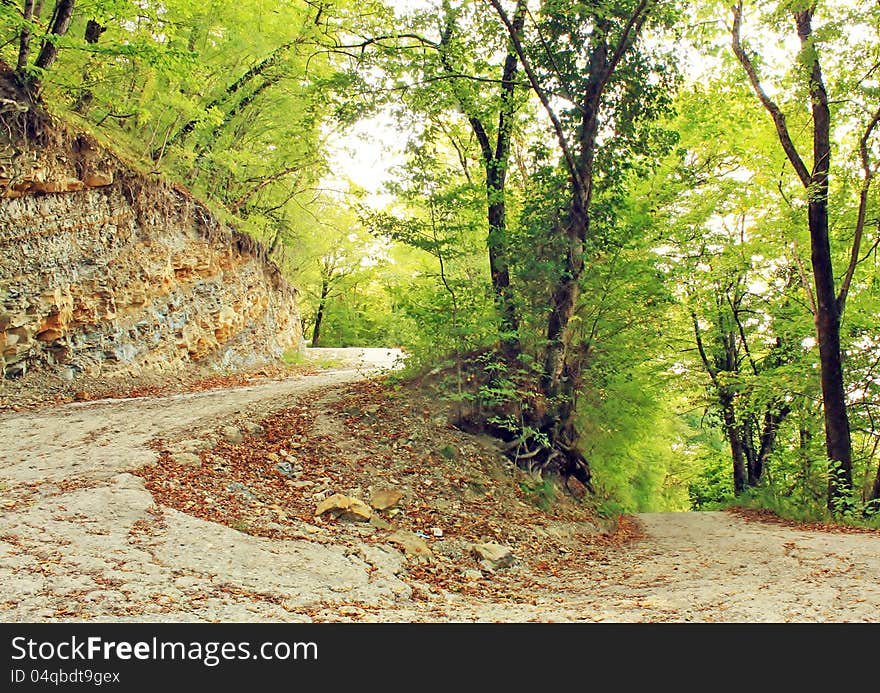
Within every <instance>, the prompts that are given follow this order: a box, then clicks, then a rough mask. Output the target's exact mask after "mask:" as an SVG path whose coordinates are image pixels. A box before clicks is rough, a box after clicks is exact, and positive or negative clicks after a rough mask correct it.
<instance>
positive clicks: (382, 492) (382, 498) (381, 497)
mask: <svg viewBox="0 0 880 693" xmlns="http://www.w3.org/2000/svg"><path fill="white" fill-rule="evenodd" d="M403 495H404V494H403V491H400V490H398V489H396V488H380V489H377V490H375V491H373V492H372V493H371V494H370V505H372V506H373V508H375V509H376V510H388V509H389V508H393V507H394V506H395V505H397V504H398V503H399V502H400V501H401V500H402V499H403Z"/></svg>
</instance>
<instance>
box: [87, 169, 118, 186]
mask: <svg viewBox="0 0 880 693" xmlns="http://www.w3.org/2000/svg"><path fill="white" fill-rule="evenodd" d="M82 182H83V185H85V186H86V187H87V188H101V187H104V186H105V185H110V184H112V183H113V174H112V173H100V172H98V171H94V172H93V173H89V174H86V175H85V176H83V179H82Z"/></svg>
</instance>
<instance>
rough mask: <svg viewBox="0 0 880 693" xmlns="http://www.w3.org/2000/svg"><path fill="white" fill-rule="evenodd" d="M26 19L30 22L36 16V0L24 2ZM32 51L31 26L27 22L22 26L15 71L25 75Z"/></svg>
mask: <svg viewBox="0 0 880 693" xmlns="http://www.w3.org/2000/svg"><path fill="white" fill-rule="evenodd" d="M23 17H24V21H25V22H30V21H31V20H32V19H33V18H34V0H25V2H24V13H23ZM30 53H31V28H30V27H29V26H27V24H25V26H23V27H22V28H21V35H20V36H19V44H18V62H17V63H16V64H15V71H16V72H17V73H18V74H19V76H22V75H24V69H25V68H26V67H27V62H28V58H29V57H30Z"/></svg>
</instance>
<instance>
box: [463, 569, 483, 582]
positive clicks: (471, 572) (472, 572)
mask: <svg viewBox="0 0 880 693" xmlns="http://www.w3.org/2000/svg"><path fill="white" fill-rule="evenodd" d="M461 575H462V577H464V579H465V580H470V581H476V580H482V579H483V572H482V571H481V570H477V569H476V568H465V569H464V570H462V571H461Z"/></svg>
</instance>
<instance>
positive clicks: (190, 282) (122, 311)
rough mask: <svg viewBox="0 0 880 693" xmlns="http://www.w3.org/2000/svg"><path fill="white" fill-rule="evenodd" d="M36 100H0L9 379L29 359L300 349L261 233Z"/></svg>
mask: <svg viewBox="0 0 880 693" xmlns="http://www.w3.org/2000/svg"><path fill="white" fill-rule="evenodd" d="M0 96H3V94H2V93H0ZM33 111H34V107H33V106H30V107H29V106H27V104H16V103H13V101H12V100H11V99H7V100H5V103H4V99H0V120H2V121H3V122H2V123H0V124H2V125H4V126H5V127H3V128H0V370H2V374H3V375H4V376H5V377H6V378H16V377H19V376H21V375H23V374H24V373H25V372H26V371H27V369H28V368H29V367H31V366H33V365H36V364H49V365H53V366H54V367H56V368H57V369H58V371H59V373H60V374H61V375H62V376H63V377H65V378H67V379H70V378H75V377H76V376H77V375H78V374H80V373H86V374H88V375H96V374H115V373H120V372H129V373H132V374H137V373H138V372H139V371H141V370H143V369H166V368H169V367H173V366H179V365H181V364H185V363H186V362H193V363H198V364H199V365H211V366H213V365H216V366H222V367H235V366H244V365H253V364H255V363H259V362H261V361H267V360H269V359H271V358H275V357H278V356H280V355H281V354H282V353H283V352H284V351H285V350H288V349H292V348H294V349H295V348H298V346H299V344H300V342H301V340H302V333H301V324H300V319H299V314H298V311H297V305H296V292H295V290H294V289H293V288H292V287H291V286H290V285H289V284H288V283H287V282H286V281H285V280H284V278H283V277H282V276H281V274H280V272H279V270H278V268H277V267H276V266H275V265H274V264H273V263H271V262H269V261H268V260H267V259H266V257H265V251H264V250H263V248H262V247H261V246H260V245H259V244H257V243H256V242H254V241H253V240H252V239H251V238H250V237H248V236H246V235H244V234H242V233H239V232H236V231H234V230H232V229H230V228H229V227H227V226H225V225H223V224H221V223H220V222H219V221H218V220H217V219H216V218H215V217H214V216H213V215H212V214H211V213H210V212H209V211H208V210H207V209H206V208H205V207H204V206H203V205H202V204H200V203H199V202H197V201H196V200H194V199H192V198H191V197H190V196H189V195H188V194H187V193H186V192H185V191H184V190H181V189H175V188H174V187H171V186H168V185H166V184H163V183H161V182H159V181H157V180H151V179H150V178H149V177H148V176H142V175H138V174H135V173H133V172H131V171H130V170H128V169H127V168H126V167H125V166H123V165H122V164H121V163H120V162H119V160H118V159H116V158H115V157H114V156H113V155H112V154H110V153H108V152H107V151H105V150H103V149H102V148H101V147H100V146H99V145H98V144H97V143H96V142H95V141H94V140H93V139H91V138H89V137H86V136H82V135H76V134H73V133H70V132H68V131H66V130H64V129H63V128H62V129H59V126H57V125H56V124H54V123H51V121H49V120H48V118H47V116H45V114H39V115H38V116H37V115H35V114H34V112H33Z"/></svg>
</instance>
